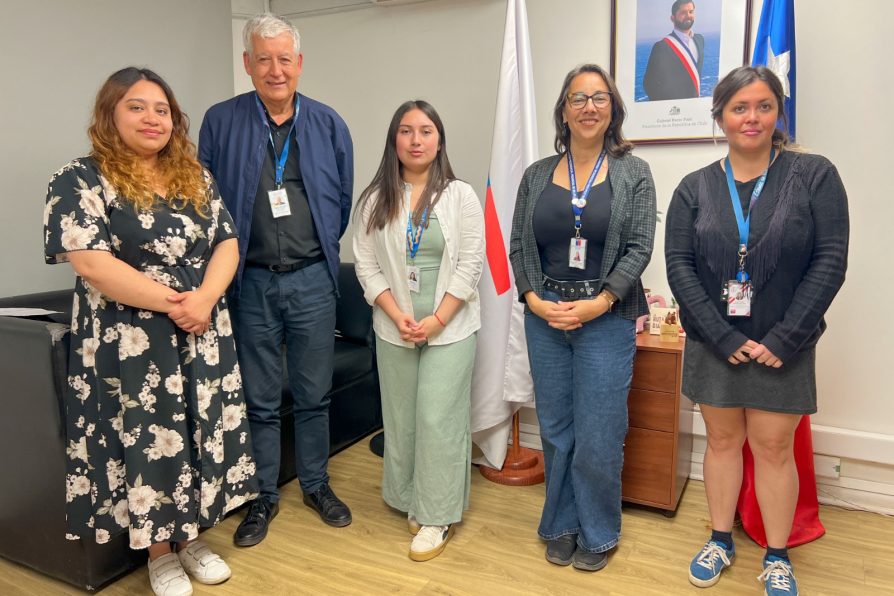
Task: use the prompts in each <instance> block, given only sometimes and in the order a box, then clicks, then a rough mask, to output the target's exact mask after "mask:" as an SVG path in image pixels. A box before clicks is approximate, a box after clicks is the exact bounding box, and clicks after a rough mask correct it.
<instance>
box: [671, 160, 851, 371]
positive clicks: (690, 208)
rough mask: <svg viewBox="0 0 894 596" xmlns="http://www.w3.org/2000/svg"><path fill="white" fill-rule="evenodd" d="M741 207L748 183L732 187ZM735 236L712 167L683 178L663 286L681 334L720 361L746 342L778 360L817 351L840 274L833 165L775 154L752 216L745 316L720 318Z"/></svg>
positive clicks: (838, 195) (842, 222)
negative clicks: (676, 310) (750, 287)
mask: <svg viewBox="0 0 894 596" xmlns="http://www.w3.org/2000/svg"><path fill="white" fill-rule="evenodd" d="M737 186H738V190H739V194H740V197H741V198H742V200H743V202H747V199H749V198H750V196H751V189H752V188H753V187H754V181H751V182H750V183H745V184H738V185H737ZM738 243H739V233H738V228H737V226H736V218H735V215H734V214H733V208H732V202H731V200H730V194H729V190H728V188H727V183H726V174H725V173H724V171H723V169H722V168H721V167H720V164H719V163H718V162H715V163H712V164H711V165H709V166H707V167H705V168H702V169H701V170H698V171H696V172H693V173H691V174H689V175H688V176H686V177H685V178H683V180H682V181H681V182H680V185H679V186H678V187H677V190H676V191H674V196H673V199H672V200H671V204H670V207H669V208H668V213H667V229H666V234H665V242H664V251H665V259H666V261H667V279H668V283H669V284H670V288H671V291H672V292H673V294H674V296H675V297H676V299H677V301H678V302H679V303H680V316H681V320H682V323H683V327H684V328H685V329H686V333H687V335H688V336H689V337H691V338H692V339H694V340H696V341H702V342H706V343H707V344H708V345H710V346H711V347H712V349H713V350H714V352H715V353H716V354H717V356H718V357H720V358H722V359H724V360H725V359H726V358H727V357H729V356H730V355H731V354H732V353H733V352H734V351H735V350H736V349H738V348H739V347H740V346H741V345H742V344H744V343H745V342H746V341H747V340H748V339H752V340H754V341H756V342H758V343H762V344H764V345H765V346H766V347H767V348H768V349H769V350H770V351H771V352H773V354H774V355H776V356H777V357H778V358H780V359H781V360H782V361H783V363H784V362H786V361H787V360H789V359H790V358H791V357H792V356H793V355H794V354H795V353H797V352H798V351H800V350H804V349H807V348H810V347H812V346H814V345H816V342H817V340H818V339H819V337H820V335H822V333H823V331H824V330H825V328H826V324H825V321H824V320H823V315H824V314H825V312H826V310H827V309H828V308H829V305H830V304H831V303H832V299H833V298H834V297H835V294H837V293H838V289H839V288H840V287H841V284H842V283H843V282H844V274H845V270H846V268H847V250H848V211H847V195H846V194H845V190H844V186H843V185H842V183H841V178H840V177H839V176H838V171H837V170H836V169H835V166H833V165H832V164H831V162H829V160H827V159H826V158H824V157H822V156H819V155H810V154H804V153H795V152H791V151H784V152H782V153H781V154H780V156H779V157H778V158H777V159H776V161H775V162H774V163H773V165H772V166H771V167H770V171H769V174H768V176H767V182H766V186H765V187H764V190H763V192H762V193H761V196H760V199H759V200H758V201H757V203H755V206H754V209H753V213H752V216H751V232H750V237H749V241H748V250H749V256H748V260H747V261H746V270H747V271H748V273H749V275H750V276H751V279H752V282H753V283H754V294H753V297H752V305H751V316H750V317H727V316H726V303H725V302H724V301H723V300H722V299H721V294H720V293H721V289H722V288H723V287H724V286H725V284H726V282H727V280H730V279H733V278H734V276H735V272H736V270H737V260H736V252H737V250H738Z"/></svg>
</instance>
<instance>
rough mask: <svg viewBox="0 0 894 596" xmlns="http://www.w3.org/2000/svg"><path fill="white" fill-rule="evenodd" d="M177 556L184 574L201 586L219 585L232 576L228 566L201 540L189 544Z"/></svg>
mask: <svg viewBox="0 0 894 596" xmlns="http://www.w3.org/2000/svg"><path fill="white" fill-rule="evenodd" d="M177 556H178V557H179V558H180V563H182V564H183V568H184V569H185V570H186V572H187V573H189V574H190V575H191V576H192V577H193V578H195V580H196V581H197V582H199V583H202V584H219V583H221V582H225V581H227V580H228V579H230V576H231V575H232V574H233V572H232V571H230V567H229V565H227V564H226V563H225V562H224V560H223V559H221V558H220V557H219V556H218V555H215V554H214V553H213V552H211V549H210V548H208V545H207V544H205V543H204V542H202V541H201V540H196V541H194V542H190V543H189V545H188V546H187V547H186V548H184V549H183V550H182V551H180V552H178V553H177Z"/></svg>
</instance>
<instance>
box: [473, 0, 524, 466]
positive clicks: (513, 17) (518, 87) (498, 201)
mask: <svg viewBox="0 0 894 596" xmlns="http://www.w3.org/2000/svg"><path fill="white" fill-rule="evenodd" d="M536 159H537V119H536V109H535V107H534V80H533V75H532V70H531V47H530V43H529V41H528V18H527V11H526V9H525V1H524V0H508V2H507V6H506V27H505V31H504V34H503V54H502V59H501V62H500V80H499V86H498V90H497V109H496V115H495V117H494V136H493V144H492V146H491V158H490V172H489V175H488V180H487V194H486V199H485V204H484V230H485V241H486V243H487V249H486V253H487V265H486V267H485V268H484V273H483V274H482V276H481V282H480V284H479V286H478V291H479V295H480V299H481V330H480V331H479V332H478V354H477V357H476V362H475V372H474V373H473V375H472V440H473V441H474V442H475V443H476V444H477V445H478V447H479V448H480V449H481V451H482V453H483V454H484V458H483V460H480V461H479V463H484V464H486V465H489V466H491V467H493V468H497V469H499V468H501V467H502V465H503V459H504V458H505V457H506V446H507V438H508V436H509V430H510V428H509V427H510V422H511V418H512V415H513V414H514V413H515V411H516V410H517V409H518V402H525V401H531V400H533V398H534V389H533V385H532V382H531V377H530V366H529V364H528V352H527V347H526V344H525V335H524V311H523V308H522V305H521V303H519V302H518V296H517V293H516V291H515V282H514V278H513V275H512V272H511V267H510V265H509V258H508V250H509V234H510V230H511V227H512V212H513V210H514V209H515V196H516V194H517V192H518V185H519V182H521V178H522V174H523V173H524V171H525V168H527V167H528V166H529V165H531V164H532V163H533V162H534V161H535V160H536Z"/></svg>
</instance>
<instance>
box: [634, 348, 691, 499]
mask: <svg viewBox="0 0 894 596" xmlns="http://www.w3.org/2000/svg"><path fill="white" fill-rule="evenodd" d="M683 341H684V340H681V341H680V342H678V343H662V342H660V341H659V340H658V336H657V335H649V334H648V333H641V334H639V335H637V338H636V359H635V361H634V363H633V381H632V382H631V384H630V395H629V397H628V399H627V408H628V419H629V425H630V429H629V431H628V432H627V440H626V441H625V444H624V470H623V472H622V475H621V496H622V498H623V499H624V500H625V501H629V502H631V503H639V504H642V505H649V506H651V507H657V508H659V509H664V510H665V511H666V512H667V513H668V514H673V512H675V511H676V509H677V504H678V503H679V501H680V495H681V494H682V493H683V487H684V486H686V480H687V479H688V478H689V471H690V467H691V465H692V464H691V461H692V414H691V412H692V402H690V401H689V400H688V399H687V398H685V397H683V396H682V395H681V394H680V384H681V377H682V374H683V345H684V344H683Z"/></svg>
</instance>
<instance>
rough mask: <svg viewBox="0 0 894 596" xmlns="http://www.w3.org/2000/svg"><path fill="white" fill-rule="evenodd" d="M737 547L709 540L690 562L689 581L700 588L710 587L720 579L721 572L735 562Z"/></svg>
mask: <svg viewBox="0 0 894 596" xmlns="http://www.w3.org/2000/svg"><path fill="white" fill-rule="evenodd" d="M735 556H736V547H735V546H734V547H732V548H730V549H729V550H727V549H726V548H724V547H723V545H722V544H720V543H719V542H714V541H713V540H710V541H708V543H707V544H706V545H705V547H704V548H703V549H702V550H701V552H700V553H698V554H697V555H696V556H695V558H694V559H692V563H690V564H689V583H691V584H692V585H693V586H698V587H699V588H709V587H711V586H713V585H714V584H716V583H717V582H719V581H720V572H721V571H723V570H724V568H726V567H729V566H730V565H732V564H733V559H734V558H735Z"/></svg>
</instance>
